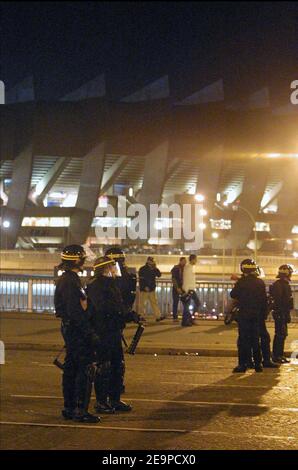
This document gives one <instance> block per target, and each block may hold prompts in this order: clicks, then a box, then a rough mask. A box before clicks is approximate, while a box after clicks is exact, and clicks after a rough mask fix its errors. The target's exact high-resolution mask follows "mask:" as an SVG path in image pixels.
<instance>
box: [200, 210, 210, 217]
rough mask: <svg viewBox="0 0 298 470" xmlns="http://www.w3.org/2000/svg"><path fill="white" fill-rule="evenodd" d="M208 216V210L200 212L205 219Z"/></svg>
mask: <svg viewBox="0 0 298 470" xmlns="http://www.w3.org/2000/svg"><path fill="white" fill-rule="evenodd" d="M207 214H208V212H207V211H206V209H201V210H200V215H202V216H203V217H204V216H205V215H207Z"/></svg>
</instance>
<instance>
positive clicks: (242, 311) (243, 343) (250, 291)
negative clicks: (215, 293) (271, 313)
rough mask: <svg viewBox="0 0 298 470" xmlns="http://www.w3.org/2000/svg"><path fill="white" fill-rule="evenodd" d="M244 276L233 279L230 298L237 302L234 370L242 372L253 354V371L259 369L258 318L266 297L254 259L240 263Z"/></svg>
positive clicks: (263, 312)
mask: <svg viewBox="0 0 298 470" xmlns="http://www.w3.org/2000/svg"><path fill="white" fill-rule="evenodd" d="M241 271H242V273H243V276H242V277H241V278H240V279H239V280H238V281H237V282H236V284H235V286H234V288H233V289H232V291H231V294H230V295H231V297H232V298H233V299H236V300H237V301H238V304H239V313H238V331H239V337H238V344H237V346H238V358H239V365H238V367H236V368H235V369H234V371H235V372H245V370H246V368H247V364H248V362H249V360H250V358H251V352H252V354H253V359H254V366H255V370H256V372H261V371H262V366H261V361H262V356H261V349H260V342H259V336H260V331H259V328H260V320H262V318H265V316H266V312H267V297H266V288H265V283H264V282H263V281H262V280H261V279H259V278H258V277H257V276H258V267H257V266H256V264H255V262H254V261H253V260H244V261H243V262H242V263H241Z"/></svg>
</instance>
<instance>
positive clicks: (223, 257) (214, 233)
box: [212, 232, 226, 313]
mask: <svg viewBox="0 0 298 470" xmlns="http://www.w3.org/2000/svg"><path fill="white" fill-rule="evenodd" d="M212 238H213V239H214V240H217V239H218V238H219V235H218V233H217V232H213V233H212ZM225 274H226V237H225V236H223V238H222V282H223V283H224V281H225ZM224 311H225V290H224V285H223V286H222V313H224Z"/></svg>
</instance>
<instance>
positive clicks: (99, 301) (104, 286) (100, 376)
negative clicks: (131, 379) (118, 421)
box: [87, 257, 137, 412]
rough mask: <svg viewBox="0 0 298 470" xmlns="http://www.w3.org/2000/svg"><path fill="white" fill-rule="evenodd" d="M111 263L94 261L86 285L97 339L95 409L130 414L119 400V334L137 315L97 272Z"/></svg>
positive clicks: (121, 358)
mask: <svg viewBox="0 0 298 470" xmlns="http://www.w3.org/2000/svg"><path fill="white" fill-rule="evenodd" d="M109 263H110V264H111V263H114V261H113V260H111V259H109V258H107V257H102V258H100V259H99V260H97V261H96V262H95V265H94V269H95V277H94V278H93V279H92V280H91V281H90V283H89V284H88V286H87V296H88V311H89V313H90V316H91V322H92V325H93V327H94V329H95V331H96V334H97V335H98V336H99V339H100V346H99V347H98V348H97V350H96V353H97V361H98V362H97V365H98V367H97V374H96V378H95V383H94V385H95V393H96V400H97V405H96V410H97V411H98V412H112V411H113V410H116V411H130V410H131V406H130V405H127V404H126V403H124V402H122V401H121V399H120V396H121V388H122V373H123V362H124V355H123V349H122V331H123V329H124V328H125V325H126V322H127V321H135V320H136V316H137V315H136V314H135V312H132V311H130V310H128V309H127V308H126V306H125V305H124V302H123V299H122V296H121V292H120V289H119V288H118V286H117V281H116V279H115V278H113V277H108V276H106V275H103V273H102V272H99V273H98V272H97V268H102V267H104V266H105V265H108V264H109Z"/></svg>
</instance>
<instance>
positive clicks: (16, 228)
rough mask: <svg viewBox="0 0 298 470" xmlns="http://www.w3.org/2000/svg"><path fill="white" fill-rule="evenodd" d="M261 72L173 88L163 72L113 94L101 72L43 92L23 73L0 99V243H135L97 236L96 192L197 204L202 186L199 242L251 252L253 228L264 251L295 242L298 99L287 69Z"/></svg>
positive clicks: (295, 247) (99, 196) (293, 246)
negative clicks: (246, 83) (241, 83)
mask: <svg viewBox="0 0 298 470" xmlns="http://www.w3.org/2000/svg"><path fill="white" fill-rule="evenodd" d="M293 78H294V77H293ZM265 80H266V77H264V80H263V82H261V81H260V82H259V85H258V86H257V87H256V86H254V88H252V89H248V88H247V87H246V88H245V89H242V90H241V93H240V92H238V94H237V93H236V94H235V92H234V87H233V86H232V84H230V83H229V82H228V81H227V80H225V79H221V78H217V79H216V80H214V81H212V82H206V81H205V83H204V85H202V86H200V87H199V88H197V89H195V88H194V87H192V88H189V89H188V90H187V91H184V93H180V94H179V95H177V94H175V93H174V92H173V91H172V90H171V79H170V78H169V76H168V75H164V76H162V77H159V78H158V79H156V80H154V81H152V82H150V83H145V84H144V86H142V87H140V88H139V89H137V90H131V93H129V94H127V95H126V96H124V97H123V98H121V99H118V100H112V99H111V98H110V96H109V93H108V92H107V87H106V83H105V77H104V76H102V75H101V76H99V77H97V78H95V79H94V80H92V81H91V82H88V83H87V84H85V85H82V86H81V87H80V88H78V89H77V90H73V91H72V92H71V93H69V94H68V95H66V96H64V97H62V98H60V99H59V100H57V101H51V102H47V101H40V100H38V99H34V98H35V95H34V87H33V82H31V81H30V80H29V81H28V80H26V81H25V82H23V83H22V84H20V85H19V87H18V86H16V87H15V88H14V89H13V90H11V91H10V92H9V93H8V94H7V96H8V99H7V104H4V105H1V106H0V118H1V124H0V132H1V142H0V151H1V168H0V180H1V187H0V190H1V195H0V197H1V201H2V207H1V248H2V249H13V248H15V247H16V246H17V247H21V248H27V247H28V248H30V247H31V248H38V249H40V248H43V247H44V248H49V247H51V248H53V249H54V248H58V247H59V248H60V246H61V245H63V244H65V243H86V241H87V243H88V244H89V245H90V246H91V247H92V246H98V245H105V244H107V243H114V242H120V243H122V244H124V245H128V244H129V243H130V245H133V244H132V243H131V242H129V241H128V240H118V239H115V240H108V239H102V240H98V239H97V238H96V233H95V232H96V231H95V226H96V223H95V222H96V221H95V210H96V207H97V206H98V204H99V202H100V201H101V202H103V201H104V203H107V201H108V202H109V203H111V204H112V205H113V206H116V205H117V199H118V197H119V195H121V196H124V197H125V198H126V199H127V201H128V203H129V204H132V203H136V202H137V203H141V204H143V205H144V206H146V207H149V205H150V204H153V203H156V204H160V203H161V202H178V203H179V204H185V203H190V204H194V203H195V199H194V195H195V194H197V193H200V194H202V195H204V197H205V201H204V207H205V209H206V216H205V222H206V224H205V225H206V228H205V233H204V248H203V249H202V252H204V250H205V252H206V253H209V254H211V253H213V252H214V253H216V252H217V251H218V250H219V251H220V250H223V249H224V250H232V251H233V250H240V251H241V252H243V253H244V252H247V253H249V252H250V251H253V249H254V239H255V237H254V231H255V230H257V248H258V250H260V251H261V252H264V253H266V252H272V253H285V254H288V255H291V254H292V253H295V254H297V253H296V252H298V205H297V202H298V196H297V180H298V132H297V129H298V106H295V105H294V104H292V103H291V101H290V83H291V80H290V77H289V79H288V80H284V82H283V83H282V86H281V84H280V83H279V85H278V87H275V84H274V85H273V84H272V85H266V82H265ZM281 90H282V91H281ZM236 209H237V210H236ZM242 209H243V210H242ZM110 222H111V221H110ZM112 223H113V221H112ZM214 232H216V233H217V238H215V236H214ZM296 239H297V241H296ZM145 242H146V241H145V240H142V243H143V244H144V243H145ZM164 246H165V247H167V248H166V249H169V250H170V249H172V248H173V249H174V248H175V247H176V248H180V245H179V243H177V242H175V243H170V242H167V241H164ZM171 246H172V248H171ZM297 256H298V255H297Z"/></svg>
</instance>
